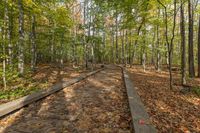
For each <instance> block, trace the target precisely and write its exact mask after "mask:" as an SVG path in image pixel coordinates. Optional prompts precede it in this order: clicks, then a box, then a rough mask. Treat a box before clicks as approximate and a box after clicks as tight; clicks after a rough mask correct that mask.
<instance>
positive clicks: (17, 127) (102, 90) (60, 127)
mask: <svg viewBox="0 0 200 133" xmlns="http://www.w3.org/2000/svg"><path fill="white" fill-rule="evenodd" d="M95 73H96V74H95ZM93 74H95V75H93ZM91 75H93V76H91ZM88 76H89V77H88ZM86 77H87V78H86ZM85 78H86V79H85ZM83 79H84V80H83ZM81 80H82V81H81ZM78 81H79V82H78ZM76 82H78V83H76ZM74 83H76V84H74ZM71 84H73V85H71ZM62 85H63V84H62ZM69 85H71V86H69ZM56 86H57V87H55V86H54V87H53V88H51V89H50V90H49V91H47V92H43V93H40V95H39V94H37V95H39V96H38V98H37V96H36V94H34V95H31V97H28V98H27V97H26V98H27V99H29V100H27V101H28V102H29V103H28V102H27V103H26V102H22V103H23V104H21V103H20V100H17V101H15V102H16V103H17V104H16V105H15V103H14V102H12V104H11V103H9V104H7V105H9V106H6V105H4V106H2V107H3V108H1V107H0V113H1V111H2V112H3V111H4V114H5V110H6V109H7V110H9V109H12V108H16V107H18V108H20V107H23V106H24V105H27V106H26V107H24V108H21V109H20V110H18V111H16V112H15V113H11V114H10V115H8V116H6V117H4V118H2V119H1V120H0V132H2V133H7V132H8V133H49V132H52V133H61V132H66V133H131V132H136V133H143V132H144V133H145V132H146V131H148V132H150V133H151V132H152V133H153V132H156V131H155V129H154V128H153V126H152V125H150V124H147V123H142V124H141V123H140V121H139V120H144V121H148V120H147V119H148V114H147V113H146V112H145V109H144V106H143V104H142V103H141V101H140V98H139V96H138V95H137V93H136V91H135V90H134V87H133V85H132V83H131V81H130V79H129V77H128V75H127V72H126V71H124V73H122V71H121V69H120V68H119V67H116V66H107V67H106V69H104V70H102V71H95V72H92V73H89V74H87V75H85V76H84V77H79V78H76V79H74V80H72V81H68V82H66V83H65V84H64V86H59V85H56ZM58 86H59V87H58ZM55 88H57V89H55ZM58 88H59V89H58ZM63 88H64V89H63ZM57 91H58V92H57ZM33 96H35V98H34V99H33V100H30V99H32V97H33ZM41 96H43V97H46V96H48V97H46V98H43V99H41V98H42V97H41ZM127 96H128V97H127ZM39 97H40V98H39ZM22 99H23V98H22ZM22 99H21V100H22ZM39 99H40V100H39ZM35 100H37V101H35ZM24 103H26V104H24ZM30 103H31V104H30ZM2 114H3V113H2Z"/></svg>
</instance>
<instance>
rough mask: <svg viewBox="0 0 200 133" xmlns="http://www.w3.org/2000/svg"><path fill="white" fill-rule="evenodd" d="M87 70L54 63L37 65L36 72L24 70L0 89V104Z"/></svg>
mask: <svg viewBox="0 0 200 133" xmlns="http://www.w3.org/2000/svg"><path fill="white" fill-rule="evenodd" d="M88 72H89V71H88V70H87V71H86V70H82V69H80V68H76V69H75V68H72V67H69V66H65V67H64V68H63V69H61V68H60V67H58V66H56V65H54V66H52V65H48V64H43V65H39V66H38V68H37V71H36V72H34V73H33V72H31V71H26V73H25V75H24V76H23V77H19V76H16V77H14V78H13V79H12V80H11V81H9V82H8V83H7V89H6V90H1V91H0V104H2V103H6V102H9V101H12V100H15V99H17V98H20V97H23V96H26V95H28V94H31V93H33V92H37V91H39V90H41V89H48V88H49V87H51V86H53V85H54V84H56V83H58V82H60V81H61V79H63V80H68V79H72V78H74V77H78V76H79V75H81V74H85V73H88ZM0 87H1V86H0ZM1 88H3V87H1Z"/></svg>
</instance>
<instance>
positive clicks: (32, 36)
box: [31, 15, 36, 71]
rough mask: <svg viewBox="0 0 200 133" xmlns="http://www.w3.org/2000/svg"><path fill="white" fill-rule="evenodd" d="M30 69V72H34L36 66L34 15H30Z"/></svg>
mask: <svg viewBox="0 0 200 133" xmlns="http://www.w3.org/2000/svg"><path fill="white" fill-rule="evenodd" d="M31 23H32V24H31V31H32V32H31V44H32V45H31V69H32V71H35V66H36V42H35V39H36V33H35V23H36V22H35V15H32V18H31Z"/></svg>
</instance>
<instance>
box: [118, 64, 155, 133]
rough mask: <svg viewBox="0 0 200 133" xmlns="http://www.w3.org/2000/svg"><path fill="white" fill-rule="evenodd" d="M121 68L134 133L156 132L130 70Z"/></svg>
mask: <svg viewBox="0 0 200 133" xmlns="http://www.w3.org/2000/svg"><path fill="white" fill-rule="evenodd" d="M120 67H121V66H120ZM121 68H122V70H123V77H124V82H125V88H126V91H127V96H128V102H129V107H130V111H131V117H132V124H133V128H134V133H156V132H157V131H156V128H155V127H154V126H153V125H152V124H151V123H150V119H149V115H148V113H147V112H146V110H145V107H144V104H143V103H142V101H141V99H140V96H139V95H138V94H137V91H136V90H135V87H134V85H133V82H132V81H131V79H130V77H129V74H128V71H127V70H126V69H125V68H123V67H121Z"/></svg>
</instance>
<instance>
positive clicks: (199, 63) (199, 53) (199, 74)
mask: <svg viewBox="0 0 200 133" xmlns="http://www.w3.org/2000/svg"><path fill="white" fill-rule="evenodd" d="M198 77H199V78H200V15H199V31H198Z"/></svg>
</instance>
